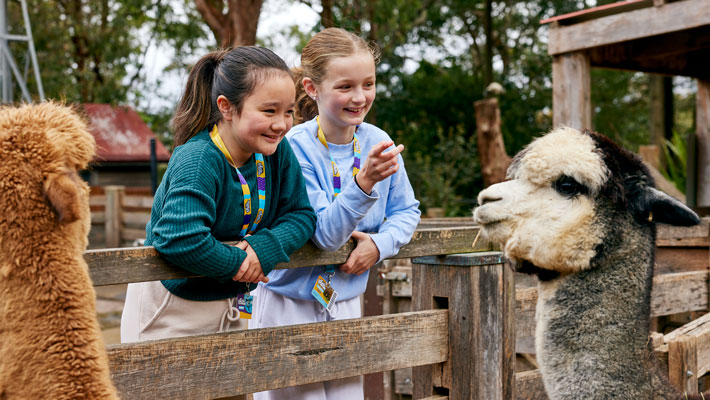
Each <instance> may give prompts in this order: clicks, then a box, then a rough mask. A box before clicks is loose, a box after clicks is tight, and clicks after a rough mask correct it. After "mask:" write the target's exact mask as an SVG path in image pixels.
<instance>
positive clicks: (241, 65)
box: [173, 46, 291, 146]
mask: <svg viewBox="0 0 710 400" xmlns="http://www.w3.org/2000/svg"><path fill="white" fill-rule="evenodd" d="M276 73H285V74H286V75H288V76H291V71H290V70H289V69H288V66H287V65H286V63H285V62H284V60H282V59H281V57H279V56H277V55H276V54H275V53H274V52H273V51H271V50H269V49H265V48H263V47H258V46H239V47H235V48H233V49H229V50H218V51H214V52H212V53H209V54H207V55H206V56H204V57H202V58H201V59H200V61H198V62H197V64H195V66H194V67H193V68H192V71H190V75H189V76H188V77H187V84H186V85H185V92H184V93H183V95H182V98H181V99H180V102H179V103H178V106H177V109H176V110H175V118H173V128H174V129H175V146H180V145H182V144H184V143H185V142H187V141H188V140H190V138H192V137H193V136H195V135H196V134H197V133H198V132H200V131H202V130H204V129H209V128H211V127H212V125H214V124H216V123H218V122H219V121H221V120H222V114H221V113H220V112H219V108H218V107H217V98H218V97H219V96H224V97H226V98H227V100H229V103H230V104H231V106H232V107H233V110H234V111H236V112H237V113H241V112H242V106H243V105H244V100H245V99H246V98H247V97H248V96H249V95H251V94H252V92H253V91H254V88H255V87H256V86H257V84H259V83H260V82H262V81H263V80H265V79H268V78H269V77H271V76H272V75H273V74H276Z"/></svg>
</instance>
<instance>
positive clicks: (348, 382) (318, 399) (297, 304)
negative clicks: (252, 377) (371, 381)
mask: <svg viewBox="0 0 710 400" xmlns="http://www.w3.org/2000/svg"><path fill="white" fill-rule="evenodd" d="M252 294H253V295H254V297H255V298H254V305H253V309H252V310H253V311H252V312H253V315H252V319H251V320H249V329H258V328H270V327H275V326H285V325H296V324H305V323H313V322H324V321H335V320H342V319H351V318H360V317H361V316H362V310H361V308H360V298H359V297H355V298H353V299H350V300H344V301H338V302H336V303H335V305H334V306H333V309H332V310H331V312H330V313H328V311H326V310H325V308H323V306H321V305H320V304H319V303H318V302H316V301H308V300H299V299H293V298H290V297H286V296H282V295H280V294H278V293H275V292H272V291H271V290H268V289H265V288H264V287H263V286H261V285H259V287H258V288H257V289H256V290H254V291H253V292H252ZM364 397H365V395H364V392H363V379H362V376H355V377H350V378H343V379H336V380H332V381H327V382H316V383H309V384H307V385H300V386H292V387H288V388H284V389H278V390H270V391H266V392H258V393H254V400H363V399H364Z"/></svg>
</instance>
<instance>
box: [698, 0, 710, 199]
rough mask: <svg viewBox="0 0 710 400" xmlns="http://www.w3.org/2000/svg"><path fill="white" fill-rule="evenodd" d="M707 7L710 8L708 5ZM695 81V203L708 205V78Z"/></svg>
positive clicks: (709, 86) (709, 113)
mask: <svg viewBox="0 0 710 400" xmlns="http://www.w3.org/2000/svg"><path fill="white" fill-rule="evenodd" d="M708 1H710V0H708ZM708 8H709V9H710V7H708ZM708 12H710V11H708ZM697 82H698V91H697V93H696V94H695V115H696V116H695V136H696V141H697V142H696V145H697V155H698V160H697V189H696V190H697V191H696V199H697V200H696V202H697V203H696V205H697V206H698V207H708V206H710V80H698V81H697Z"/></svg>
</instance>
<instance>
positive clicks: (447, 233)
mask: <svg viewBox="0 0 710 400" xmlns="http://www.w3.org/2000/svg"><path fill="white" fill-rule="evenodd" d="M478 229H479V228H478V227H462V228H446V229H418V230H417V231H416V232H414V236H413V237H412V240H411V242H410V243H408V244H406V245H405V246H403V247H402V248H401V249H400V251H399V254H398V255H397V256H395V257H394V258H411V257H418V256H425V255H435V254H455V253H470V252H473V251H481V250H484V249H486V246H487V245H486V244H485V243H482V242H483V241H479V242H478V243H477V244H476V247H475V248H474V247H471V245H472V243H473V239H474V238H475V237H476V234H477V233H478ZM230 243H234V242H227V243H225V244H230ZM353 248H354V243H353V242H352V240H351V241H349V242H348V243H346V244H345V246H343V247H341V248H340V249H339V250H337V251H335V252H327V251H323V250H321V249H319V248H317V247H316V246H315V245H314V244H313V243H312V242H310V241H309V242H308V243H306V244H305V245H304V246H303V247H302V248H300V249H299V250H297V251H296V252H294V253H293V254H292V255H291V261H290V262H288V263H280V264H277V265H276V269H287V268H298V267H305V266H311V265H328V264H342V263H344V262H345V261H346V260H347V257H348V255H349V254H350V252H351V251H352V249H353ZM84 259H85V260H86V262H87V263H88V264H89V273H90V274H91V279H92V280H93V282H94V285H95V286H103V285H114V284H119V283H131V282H146V281H155V280H160V279H177V278H189V277H194V276H196V275H194V274H192V273H189V272H188V271H185V270H183V269H182V268H179V267H176V266H174V265H172V264H170V263H168V262H166V261H165V260H163V259H162V257H160V256H159V255H158V253H157V252H156V251H155V248H153V247H131V248H124V249H101V250H87V251H86V252H85V253H84Z"/></svg>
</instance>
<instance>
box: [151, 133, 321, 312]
mask: <svg viewBox="0 0 710 400" xmlns="http://www.w3.org/2000/svg"><path fill="white" fill-rule="evenodd" d="M264 160H265V164H266V207H265V210H264V217H263V219H262V220H261V222H260V223H259V226H258V228H257V231H256V232H255V233H253V234H252V236H249V237H247V238H246V240H247V242H249V244H250V245H251V247H252V248H253V249H254V252H256V255H257V256H258V257H259V262H260V263H261V267H262V269H263V271H264V274H265V275H266V274H268V273H269V272H271V270H272V269H273V268H274V265H276V264H277V263H279V262H287V261H288V260H289V255H290V254H291V253H292V252H293V251H295V250H297V249H298V248H300V247H301V246H303V245H304V244H305V243H306V241H307V240H308V239H309V238H310V237H311V235H312V234H313V231H314V229H315V223H316V216H315V214H314V212H313V209H312V208H311V206H310V203H309V201H308V195H307V193H306V189H305V185H304V181H303V175H302V174H301V167H300V166H299V163H298V160H297V159H296V157H295V156H294V154H293V151H292V150H291V147H290V145H289V144H288V141H286V140H283V141H281V143H280V144H279V146H278V148H277V150H276V153H274V154H273V155H271V156H265V157H264ZM239 171H240V172H241V173H242V175H243V176H244V178H245V179H246V180H247V183H248V184H249V189H250V191H251V197H252V207H253V210H252V217H251V222H250V224H249V230H251V227H252V225H253V221H254V216H255V215H256V211H257V209H258V204H259V202H258V195H257V193H258V191H257V185H256V167H255V164H254V156H253V155H252V157H251V158H250V159H249V160H248V161H247V163H246V164H245V165H243V166H241V167H240V168H239ZM243 204H244V203H243V197H242V188H241V184H240V183H239V178H238V175H237V172H236V171H235V170H234V167H232V166H230V165H229V163H228V162H227V159H226V157H225V156H224V155H223V154H222V152H221V151H220V150H219V149H218V148H217V146H215V145H214V143H212V140H211V138H210V136H209V134H208V133H207V131H202V132H200V133H198V134H197V135H196V136H195V137H193V138H192V139H190V140H189V141H188V142H187V143H185V144H183V145H182V146H178V147H177V148H176V149H175V151H174V152H173V155H172V157H171V158H170V162H169V164H168V169H167V171H166V172H165V176H164V177H163V181H162V182H161V184H160V186H159V187H158V190H157V191H156V193H155V200H154V202H153V209H152V211H151V215H150V222H149V223H148V225H147V226H146V245H152V246H155V249H156V250H157V251H158V253H160V254H161V255H162V256H163V257H164V258H165V259H166V260H167V261H169V262H171V263H173V264H176V265H178V266H180V267H182V268H184V269H186V270H188V271H191V272H194V273H196V274H199V275H202V276H203V277H201V278H190V279H174V280H165V281H162V282H163V285H164V286H165V287H166V288H167V289H168V290H169V291H170V292H172V293H173V294H175V295H177V296H180V297H182V298H186V299H189V300H199V301H209V300H219V299H225V298H229V297H234V296H236V295H237V294H239V293H245V292H247V291H249V290H252V289H254V288H255V287H256V285H254V284H251V285H249V287H247V284H245V283H241V282H234V281H232V277H233V276H234V275H236V274H237V271H238V270H239V267H240V265H241V264H242V261H243V260H244V258H245V257H246V252H245V251H243V250H241V249H239V248H237V247H233V246H227V245H225V244H222V243H220V242H223V241H231V240H239V239H241V238H240V237H239V232H240V231H241V229H242V223H243V218H244V206H243Z"/></svg>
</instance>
